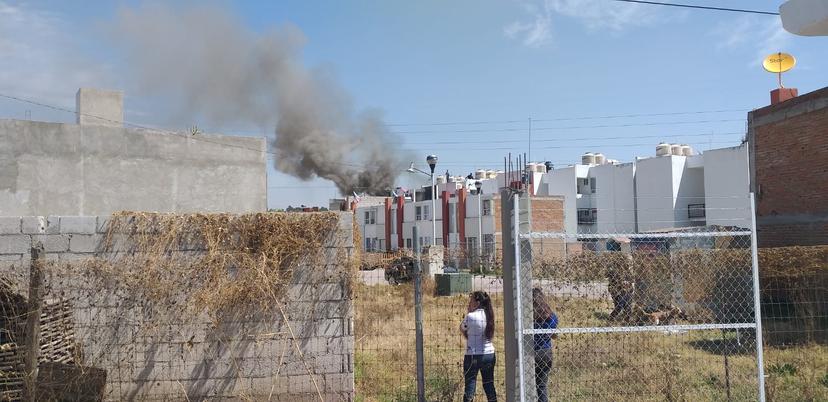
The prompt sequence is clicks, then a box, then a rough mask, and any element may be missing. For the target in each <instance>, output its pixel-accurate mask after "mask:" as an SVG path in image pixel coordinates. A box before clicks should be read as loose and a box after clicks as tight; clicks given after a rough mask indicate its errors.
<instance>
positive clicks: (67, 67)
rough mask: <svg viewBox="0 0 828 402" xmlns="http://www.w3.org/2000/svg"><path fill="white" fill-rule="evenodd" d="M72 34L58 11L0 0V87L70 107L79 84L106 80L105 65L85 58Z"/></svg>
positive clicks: (103, 82)
mask: <svg viewBox="0 0 828 402" xmlns="http://www.w3.org/2000/svg"><path fill="white" fill-rule="evenodd" d="M77 38H78V32H73V31H72V29H71V28H70V26H69V25H68V24H67V23H66V21H64V20H62V19H61V18H60V17H59V16H57V15H54V14H52V13H49V12H48V11H44V10H39V9H37V8H34V7H31V6H29V5H26V4H12V3H9V2H5V1H2V0H0V88H2V91H3V92H5V93H7V94H12V95H16V96H21V97H25V98H30V99H36V100H40V101H43V102H46V103H49V104H57V105H59V106H71V105H73V104H74V95H75V92H76V91H77V89H78V87H81V86H100V85H102V84H106V83H108V82H109V80H108V79H106V77H107V76H109V74H108V72H107V69H106V67H104V66H101V65H99V64H96V63H94V62H92V61H90V60H88V59H85V58H84V57H83V56H82V52H81V51H80V50H79V46H77V42H74V41H75V40H77Z"/></svg>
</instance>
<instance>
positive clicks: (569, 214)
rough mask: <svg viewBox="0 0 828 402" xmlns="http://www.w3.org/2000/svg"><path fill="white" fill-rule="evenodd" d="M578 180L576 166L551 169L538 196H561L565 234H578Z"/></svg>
mask: <svg viewBox="0 0 828 402" xmlns="http://www.w3.org/2000/svg"><path fill="white" fill-rule="evenodd" d="M577 178H578V168H577V166H569V167H565V168H560V169H553V170H552V171H550V172H548V173H547V174H546V175H545V177H544V179H543V183H542V185H543V186H544V187H545V189H543V187H542V188H541V191H539V195H541V196H544V195H551V196H561V197H563V198H564V228H565V230H566V232H567V233H577V232H578V214H577V202H578V196H577V193H576V187H575V186H576V185H577Z"/></svg>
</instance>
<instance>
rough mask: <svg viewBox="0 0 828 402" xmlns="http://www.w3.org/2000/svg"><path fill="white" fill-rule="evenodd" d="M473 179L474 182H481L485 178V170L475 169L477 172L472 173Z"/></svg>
mask: <svg viewBox="0 0 828 402" xmlns="http://www.w3.org/2000/svg"><path fill="white" fill-rule="evenodd" d="M474 178H475V180H483V179H485V178H486V171H485V170H483V169H477V170H476V171H475V172H474Z"/></svg>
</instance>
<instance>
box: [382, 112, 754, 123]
mask: <svg viewBox="0 0 828 402" xmlns="http://www.w3.org/2000/svg"><path fill="white" fill-rule="evenodd" d="M748 111H750V109H720V110H697V111H689V112H666V113H634V114H617V115H605V116H578V117H550V118H540V119H536V118H534V117H533V118H532V121H533V122H539V121H540V122H549V121H574V120H604V119H621V118H635V117H656V116H680V115H691V114H713V113H735V112H748ZM517 123H525V120H488V121H454V122H430V123H388V124H387V126H389V127H415V126H463V125H469V126H474V125H486V124H517Z"/></svg>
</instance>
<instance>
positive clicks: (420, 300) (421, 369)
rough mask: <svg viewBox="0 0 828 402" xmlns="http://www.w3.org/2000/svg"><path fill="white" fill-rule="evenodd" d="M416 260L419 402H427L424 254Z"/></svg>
mask: <svg viewBox="0 0 828 402" xmlns="http://www.w3.org/2000/svg"><path fill="white" fill-rule="evenodd" d="M411 230H412V237H414V240H413V245H414V250H418V246H419V245H420V244H419V240H418V239H417V227H416V226H414V227H413V228H412V229H411ZM415 256H416V258H415V259H414V333H415V338H416V341H415V342H416V349H417V401H418V402H425V363H424V356H423V354H424V351H423V282H422V277H423V275H422V273H423V269H422V264H421V263H420V259H421V257H422V253H420V252H418V251H415Z"/></svg>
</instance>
